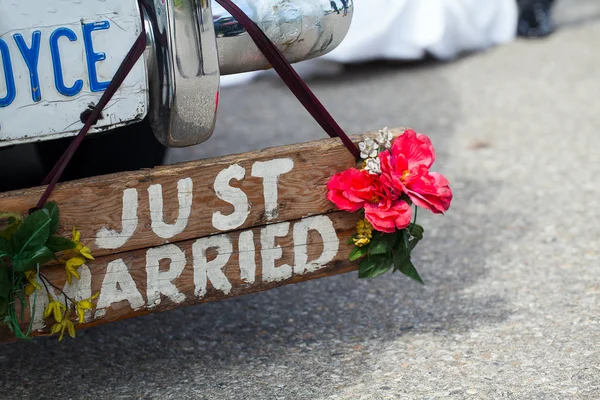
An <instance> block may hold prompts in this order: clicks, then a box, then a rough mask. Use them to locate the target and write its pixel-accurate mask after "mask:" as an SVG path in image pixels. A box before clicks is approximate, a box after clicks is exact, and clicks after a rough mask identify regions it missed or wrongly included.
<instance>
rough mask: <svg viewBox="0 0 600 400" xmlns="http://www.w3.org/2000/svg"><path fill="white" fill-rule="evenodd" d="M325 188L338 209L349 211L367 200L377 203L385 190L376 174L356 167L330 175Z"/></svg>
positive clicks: (355, 209) (352, 210) (359, 206)
mask: <svg viewBox="0 0 600 400" xmlns="http://www.w3.org/2000/svg"><path fill="white" fill-rule="evenodd" d="M327 189H328V190H329V192H328V193H327V199H328V200H329V201H331V202H332V203H334V204H335V205H336V206H337V207H338V208H339V209H340V210H344V211H350V212H355V211H358V210H360V209H361V208H362V207H363V206H364V204H365V203H367V202H371V203H379V201H380V200H381V198H382V197H383V196H384V192H385V190H384V186H383V185H382V184H381V182H380V181H379V176H378V175H373V174H370V173H369V172H367V171H365V170H358V169H356V168H350V169H347V170H346V171H344V172H339V173H337V174H335V175H334V176H332V177H331V179H330V180H329V182H327ZM388 192H389V191H388Z"/></svg>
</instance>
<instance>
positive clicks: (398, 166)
mask: <svg viewBox="0 0 600 400" xmlns="http://www.w3.org/2000/svg"><path fill="white" fill-rule="evenodd" d="M379 159H380V166H381V180H382V182H383V183H384V185H386V186H389V187H391V188H392V189H393V190H394V191H395V193H396V194H397V195H399V194H401V193H406V195H408V197H409V198H410V199H411V201H413V203H415V204H416V205H418V206H420V207H424V208H427V209H429V210H431V211H432V212H434V213H437V214H439V213H443V212H444V211H446V210H448V208H449V207H450V201H451V200H452V191H451V190H450V187H449V184H448V180H447V179H446V178H444V177H443V176H442V175H440V174H437V173H433V172H429V168H430V167H431V165H432V164H433V162H434V161H435V152H434V150H433V146H432V145H431V141H430V140H429V138H428V137H427V136H425V135H422V134H417V133H415V132H414V131H413V130H407V131H406V132H405V133H404V134H402V135H401V136H399V137H398V138H396V140H394V144H393V145H392V148H391V149H390V150H389V151H384V152H381V153H380V154H379Z"/></svg>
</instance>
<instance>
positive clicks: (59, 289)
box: [40, 273, 77, 306]
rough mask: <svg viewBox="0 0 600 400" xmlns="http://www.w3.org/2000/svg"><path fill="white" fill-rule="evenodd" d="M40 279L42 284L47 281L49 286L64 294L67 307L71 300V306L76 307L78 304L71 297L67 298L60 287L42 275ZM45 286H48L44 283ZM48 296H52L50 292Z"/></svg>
mask: <svg viewBox="0 0 600 400" xmlns="http://www.w3.org/2000/svg"><path fill="white" fill-rule="evenodd" d="M40 278H42V282H43V281H46V282H48V284H49V285H50V286H52V287H53V288H54V289H56V290H58V291H59V292H61V293H62V294H63V296H65V306H66V305H67V300H69V301H70V302H71V304H73V305H75V304H77V303H76V302H75V301H74V300H73V299H72V298H70V297H69V296H67V294H66V293H65V292H64V291H63V290H62V289H61V288H59V287H58V286H56V285H55V284H54V283H52V282H50V280H49V279H48V278H46V276H45V275H44V274H42V273H40ZM44 286H46V284H45V283H44ZM46 291H48V287H47V286H46ZM48 294H50V292H49V291H48Z"/></svg>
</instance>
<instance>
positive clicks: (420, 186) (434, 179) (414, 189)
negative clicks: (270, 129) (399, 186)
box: [408, 172, 452, 214]
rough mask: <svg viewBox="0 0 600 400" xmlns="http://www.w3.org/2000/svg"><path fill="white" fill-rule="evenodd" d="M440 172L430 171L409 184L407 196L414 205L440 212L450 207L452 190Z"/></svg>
mask: <svg viewBox="0 0 600 400" xmlns="http://www.w3.org/2000/svg"><path fill="white" fill-rule="evenodd" d="M449 185H450V183H449V182H448V179H446V178H445V177H444V176H443V175H442V174H438V173H437V172H430V173H429V174H427V175H425V176H423V177H421V179H419V180H418V181H417V182H415V183H414V184H412V185H411V187H410V190H409V193H408V195H409V197H410V198H411V200H412V201H413V203H415V205H417V206H419V207H423V208H427V209H429V210H431V211H433V212H434V213H436V214H442V213H444V212H445V211H448V208H450V202H451V201H452V190H451V189H450V186H449Z"/></svg>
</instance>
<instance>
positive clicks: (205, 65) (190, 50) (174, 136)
mask: <svg viewBox="0 0 600 400" xmlns="http://www.w3.org/2000/svg"><path fill="white" fill-rule="evenodd" d="M143 3H144V10H143V12H144V18H145V27H146V31H147V35H148V47H147V51H146V54H145V57H146V61H147V64H148V81H149V93H150V105H149V110H148V118H149V121H150V124H151V126H152V129H153V130H154V133H155V135H156V137H157V139H158V140H159V141H160V142H161V143H163V144H164V145H166V146H169V147H185V146H191V145H195V144H198V143H201V142H203V141H205V140H206V139H208V138H209V137H210V135H211V134H212V132H213V129H214V125H215V117H216V112H217V106H218V101H219V80H220V74H224V75H227V74H234V73H238V72H246V71H255V70H259V69H265V68H269V63H268V62H267V60H266V59H265V58H264V56H263V55H262V53H261V52H260V51H259V50H258V48H257V47H256V46H255V45H254V42H252V40H251V39H250V36H249V35H248V33H247V32H246V31H245V29H244V28H242V26H241V25H240V24H239V22H238V21H236V20H235V18H233V17H232V16H231V15H230V14H229V13H228V12H226V11H225V10H224V9H223V8H222V7H221V6H219V5H218V4H217V3H216V2H215V1H214V0H211V1H209V0H144V1H143ZM235 3H236V5H237V6H238V7H240V8H241V9H242V10H243V11H244V12H245V13H246V14H247V15H248V16H249V17H250V18H252V20H253V21H254V22H256V23H257V24H258V26H260V28H261V29H262V30H263V31H264V32H265V33H266V34H267V36H268V37H269V38H270V39H271V40H272V41H273V42H274V43H275V45H276V46H277V47H278V48H279V49H280V50H281V52H282V53H283V54H284V56H285V57H286V59H287V60H288V61H290V62H297V61H302V60H307V59H310V58H314V57H318V56H320V55H323V54H325V53H327V52H329V51H331V50H333V49H334V48H335V47H336V46H337V45H338V44H340V42H341V41H342V39H343V38H344V36H345V35H346V33H347V31H348V29H349V27H350V21H351V19H352V13H353V9H354V2H353V0H343V1H342V0H334V1H330V0H235ZM334 3H335V6H336V7H335V8H334V7H333V4H334Z"/></svg>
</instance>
